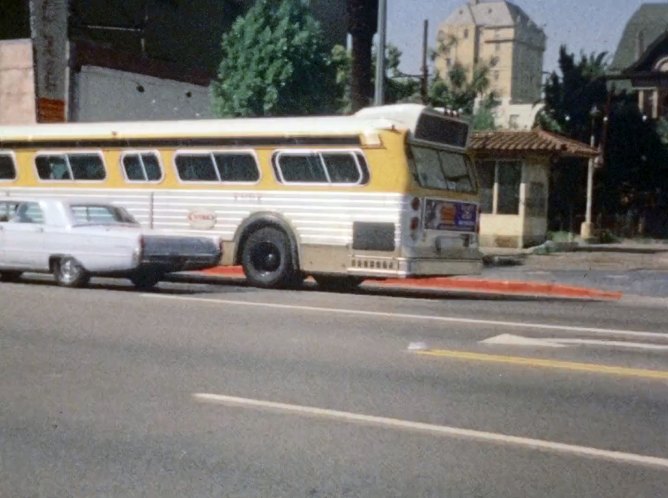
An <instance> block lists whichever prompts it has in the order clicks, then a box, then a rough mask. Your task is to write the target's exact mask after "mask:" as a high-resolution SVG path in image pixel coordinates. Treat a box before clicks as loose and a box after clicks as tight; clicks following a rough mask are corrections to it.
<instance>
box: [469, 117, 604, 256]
mask: <svg viewBox="0 0 668 498" xmlns="http://www.w3.org/2000/svg"><path fill="white" fill-rule="evenodd" d="M470 146H471V150H472V152H473V155H474V158H475V162H476V167H477V171H478V180H479V183H480V207H481V217H480V244H481V246H483V247H508V248H522V247H529V246H533V245H538V244H541V243H543V242H544V241H545V237H546V234H547V206H548V202H547V201H548V196H549V195H550V192H549V185H550V165H551V164H554V163H556V162H557V161H558V160H559V159H561V158H564V157H571V158H581V159H583V161H582V165H583V168H584V167H586V165H587V161H586V160H587V159H589V158H592V157H595V156H597V155H598V150H596V149H595V148H592V147H590V146H589V145H587V144H584V143H582V142H579V141H576V140H571V139H569V138H566V137H564V136H561V135H558V134H555V133H550V132H547V131H544V130H540V129H534V130H530V131H485V132H476V133H474V134H473V136H472V137H471V143H470Z"/></svg>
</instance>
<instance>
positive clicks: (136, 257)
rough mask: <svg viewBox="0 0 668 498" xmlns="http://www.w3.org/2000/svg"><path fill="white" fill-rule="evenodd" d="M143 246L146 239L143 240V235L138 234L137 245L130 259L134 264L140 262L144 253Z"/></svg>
mask: <svg viewBox="0 0 668 498" xmlns="http://www.w3.org/2000/svg"><path fill="white" fill-rule="evenodd" d="M145 246H146V241H145V240H144V237H143V236H140V237H139V245H138V246H137V247H136V248H135V250H134V252H133V253H132V259H133V260H134V264H135V265H138V264H139V263H141V260H142V256H143V255H144V247H145Z"/></svg>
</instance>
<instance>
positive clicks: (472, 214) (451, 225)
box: [424, 199, 477, 232]
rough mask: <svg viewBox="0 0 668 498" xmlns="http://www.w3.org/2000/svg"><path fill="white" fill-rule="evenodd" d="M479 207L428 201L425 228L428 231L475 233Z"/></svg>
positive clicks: (467, 204)
mask: <svg viewBox="0 0 668 498" xmlns="http://www.w3.org/2000/svg"><path fill="white" fill-rule="evenodd" d="M476 223H477V206H476V205H475V204H471V203H468V202H455V201H441V200H436V199H427V202H426V204H425V218H424V226H425V228H426V229H428V230H456V231H460V232H473V231H475V228H476Z"/></svg>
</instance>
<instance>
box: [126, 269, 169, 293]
mask: <svg viewBox="0 0 668 498" xmlns="http://www.w3.org/2000/svg"><path fill="white" fill-rule="evenodd" d="M161 279H162V274H161V273H160V272H157V271H140V272H137V273H133V274H132V275H130V282H132V285H134V286H135V287H136V288H137V289H139V290H149V289H152V288H153V287H155V286H156V285H158V282H160V280H161Z"/></svg>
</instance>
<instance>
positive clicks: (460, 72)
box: [428, 62, 499, 130]
mask: <svg viewBox="0 0 668 498" xmlns="http://www.w3.org/2000/svg"><path fill="white" fill-rule="evenodd" d="M491 68H492V63H491V62H490V63H478V64H476V66H475V67H474V68H473V72H472V75H471V78H469V77H468V74H467V71H466V68H465V67H464V66H463V65H462V64H461V63H459V62H455V63H454V64H453V65H452V67H451V68H450V70H449V71H448V74H447V80H445V79H443V78H441V77H440V76H439V75H438V74H437V75H436V76H435V77H434V79H433V80H432V82H431V85H430V87H429V93H428V98H429V104H431V105H432V106H434V107H445V108H446V109H453V110H456V111H459V112H461V113H462V114H464V115H465V116H470V117H471V118H472V123H473V127H474V129H476V130H481V129H494V115H493V110H494V108H495V107H497V106H498V105H499V101H498V99H497V96H496V94H495V92H494V91H492V90H490V80H489V73H490V71H491ZM476 103H477V107H476Z"/></svg>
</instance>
